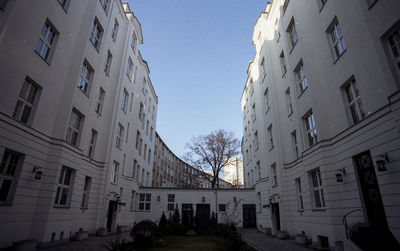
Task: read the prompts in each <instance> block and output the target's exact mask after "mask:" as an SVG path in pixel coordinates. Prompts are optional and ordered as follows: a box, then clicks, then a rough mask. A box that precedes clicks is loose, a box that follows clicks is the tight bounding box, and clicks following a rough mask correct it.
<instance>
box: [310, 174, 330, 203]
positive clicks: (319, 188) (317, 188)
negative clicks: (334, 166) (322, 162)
mask: <svg viewBox="0 0 400 251" xmlns="http://www.w3.org/2000/svg"><path fill="white" fill-rule="evenodd" d="M308 174H309V180H310V193H311V201H312V209H313V210H321V209H322V210H325V209H326V202H325V196H324V187H323V183H322V177H321V171H320V169H319V167H318V168H315V169H313V170H311V171H309V172H308ZM315 181H316V183H315ZM316 192H318V196H317V193H316ZM318 202H319V203H318ZM317 204H320V206H319V205H317Z"/></svg>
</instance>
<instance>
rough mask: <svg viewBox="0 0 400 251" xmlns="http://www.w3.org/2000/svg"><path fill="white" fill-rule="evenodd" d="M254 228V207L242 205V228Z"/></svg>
mask: <svg viewBox="0 0 400 251" xmlns="http://www.w3.org/2000/svg"><path fill="white" fill-rule="evenodd" d="M256 226H257V223H256V205H255V204H243V227H244V228H255V227H256Z"/></svg>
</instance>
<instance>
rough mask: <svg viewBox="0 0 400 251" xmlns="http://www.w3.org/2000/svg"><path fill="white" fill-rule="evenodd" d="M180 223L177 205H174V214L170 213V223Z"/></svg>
mask: <svg viewBox="0 0 400 251" xmlns="http://www.w3.org/2000/svg"><path fill="white" fill-rule="evenodd" d="M180 223H181V215H180V214H179V209H178V205H176V207H175V211H174V214H173V215H172V224H180Z"/></svg>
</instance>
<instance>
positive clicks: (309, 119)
mask: <svg viewBox="0 0 400 251" xmlns="http://www.w3.org/2000/svg"><path fill="white" fill-rule="evenodd" d="M304 122H305V125H306V137H307V140H308V146H310V147H311V146H313V145H315V144H316V143H317V142H318V139H317V129H316V128H315V120H314V114H313V113H312V111H310V112H308V113H307V114H306V115H305V116H304Z"/></svg>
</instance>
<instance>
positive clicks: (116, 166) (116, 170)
mask: <svg viewBox="0 0 400 251" xmlns="http://www.w3.org/2000/svg"><path fill="white" fill-rule="evenodd" d="M118 173H119V162H118V161H115V160H114V161H113V164H112V166H111V176H110V182H111V184H114V185H117V184H118Z"/></svg>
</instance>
